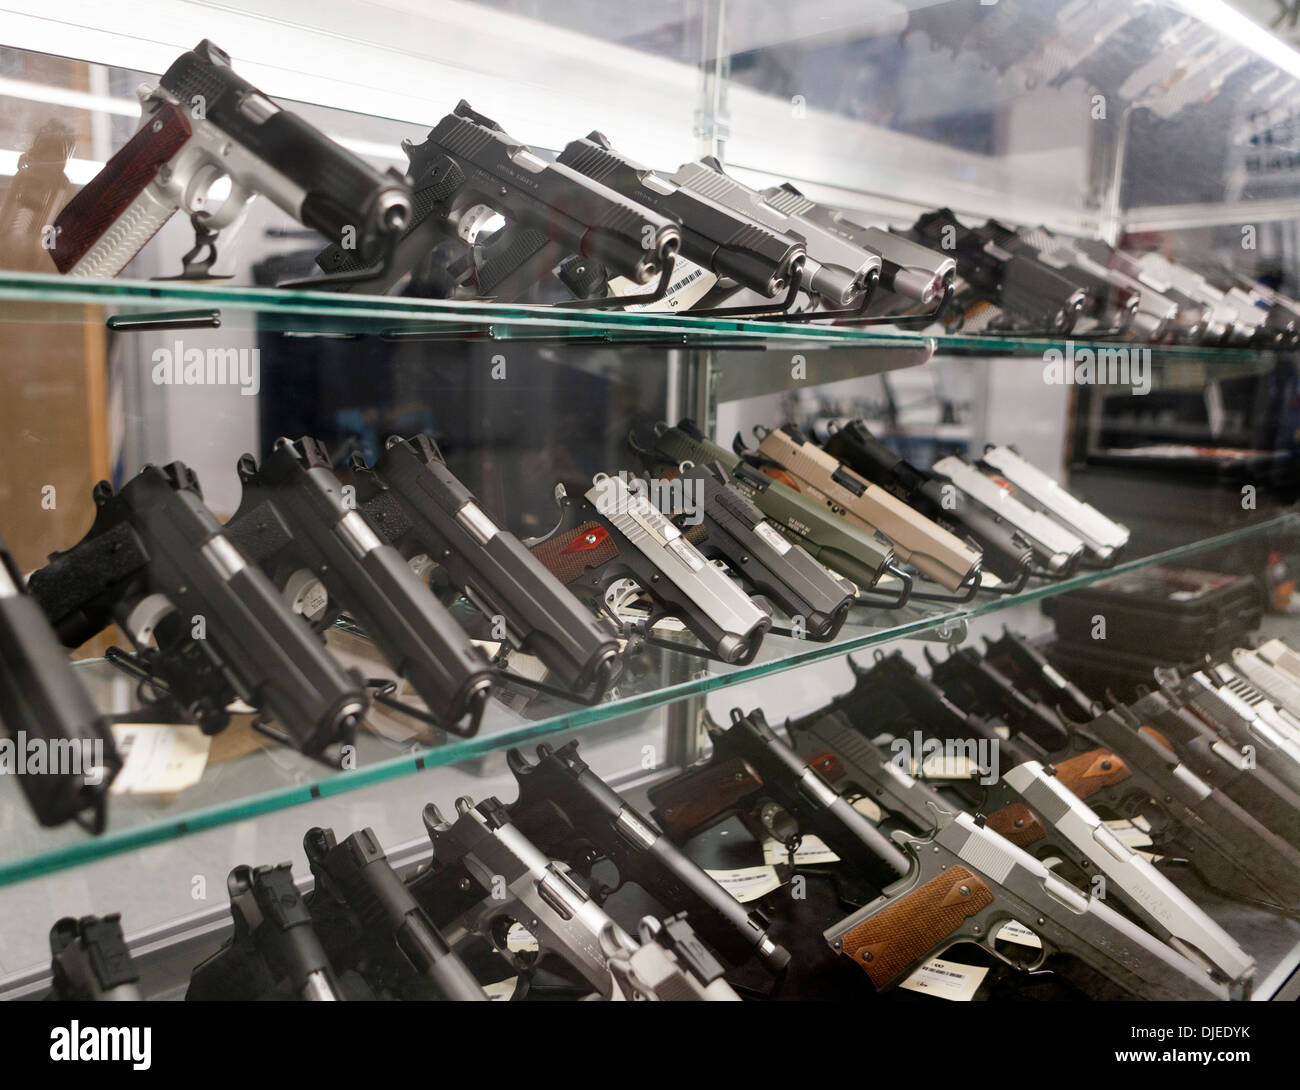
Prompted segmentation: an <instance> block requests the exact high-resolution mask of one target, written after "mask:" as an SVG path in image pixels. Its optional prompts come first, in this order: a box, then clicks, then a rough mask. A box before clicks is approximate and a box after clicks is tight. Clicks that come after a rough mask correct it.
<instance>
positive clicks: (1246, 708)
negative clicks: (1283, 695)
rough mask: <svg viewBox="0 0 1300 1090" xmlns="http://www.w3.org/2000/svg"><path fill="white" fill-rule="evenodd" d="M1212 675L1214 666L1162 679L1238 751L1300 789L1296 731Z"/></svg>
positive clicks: (1299, 743)
mask: <svg viewBox="0 0 1300 1090" xmlns="http://www.w3.org/2000/svg"><path fill="white" fill-rule="evenodd" d="M1215 676H1216V668H1214V667H1208V668H1206V669H1204V670H1196V671H1194V672H1192V673H1190V674H1188V675H1187V676H1186V677H1184V678H1181V679H1179V680H1177V681H1171V680H1170V679H1169V678H1168V677H1167V676H1165V677H1164V678H1163V680H1164V681H1165V684H1169V685H1171V686H1172V687H1173V688H1174V690H1175V692H1177V694H1178V697H1179V699H1181V700H1182V701H1184V702H1185V703H1186V704H1187V706H1188V707H1190V708H1191V709H1192V710H1193V711H1195V712H1196V714H1197V715H1199V716H1200V717H1201V718H1202V719H1203V720H1205V722H1206V723H1208V724H1209V725H1210V726H1211V727H1212V728H1213V729H1214V730H1215V731H1217V732H1218V733H1219V734H1220V735H1222V736H1223V737H1224V738H1225V739H1226V740H1227V741H1228V743H1229V744H1230V745H1231V746H1232V747H1234V748H1235V750H1236V752H1237V753H1238V754H1245V753H1247V752H1249V753H1250V754H1251V756H1252V758H1253V759H1254V760H1255V762H1256V763H1257V764H1258V765H1259V767H1260V768H1266V769H1268V771H1269V772H1270V773H1271V774H1272V775H1273V776H1275V777H1276V778H1277V779H1279V780H1281V781H1282V782H1283V783H1285V784H1286V785H1287V786H1288V787H1290V788H1291V790H1292V791H1297V792H1300V733H1297V732H1293V731H1291V730H1288V725H1287V724H1286V723H1285V722H1283V721H1280V717H1277V716H1274V715H1268V714H1264V715H1261V714H1260V712H1259V709H1257V708H1256V707H1254V706H1252V705H1251V703H1250V702H1249V701H1248V700H1247V699H1245V698H1244V697H1242V696H1241V695H1239V694H1237V693H1235V692H1233V691H1232V690H1231V689H1229V688H1228V687H1227V686H1226V685H1225V684H1223V683H1222V681H1221V680H1220V681H1216V680H1215ZM1269 710H1270V711H1271V710H1273V709H1269ZM1247 747H1249V748H1247Z"/></svg>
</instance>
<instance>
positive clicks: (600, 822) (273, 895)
mask: <svg viewBox="0 0 1300 1090" xmlns="http://www.w3.org/2000/svg"><path fill="white" fill-rule="evenodd" d="M854 670H855V674H856V677H855V683H854V686H853V688H852V690H850V691H849V692H847V693H844V694H842V695H840V696H837V697H835V698H834V699H833V700H832V701H831V702H830V703H829V704H828V705H827V706H825V707H823V708H821V709H819V710H818V711H815V712H813V713H811V714H808V715H805V716H801V717H799V718H795V719H789V720H787V721H786V723H785V724H784V730H783V731H779V730H777V729H774V728H773V727H772V726H771V725H769V724H768V723H767V721H766V719H765V717H764V715H763V713H762V712H761V711H758V710H755V711H752V712H750V713H749V714H743V713H742V712H741V711H740V710H735V711H733V712H732V715H731V722H730V723H729V724H727V725H726V726H725V727H724V726H719V725H716V724H714V723H712V722H710V723H709V735H710V737H711V741H712V753H711V755H710V756H709V757H708V758H707V759H706V760H705V761H703V762H702V763H700V764H697V765H693V766H690V767H688V768H686V769H685V770H683V771H681V772H680V773H678V774H676V775H674V776H672V777H671V778H669V779H666V780H665V779H661V780H659V781H658V782H657V783H655V784H654V785H653V786H651V787H650V788H649V790H648V798H649V802H650V807H649V811H648V813H642V812H640V811H639V810H637V809H636V808H635V807H634V806H633V804H632V803H631V802H629V801H628V799H627V798H626V797H625V796H623V795H620V794H619V793H618V792H616V791H614V790H613V789H612V788H611V787H610V786H609V785H608V784H607V783H605V782H604V781H603V780H602V779H601V778H600V777H599V776H598V775H596V773H595V772H593V771H592V769H591V768H590V767H589V766H588V765H587V764H586V763H585V762H584V761H583V760H582V759H581V758H580V757H579V756H578V744H577V742H569V743H568V744H566V745H564V746H562V747H560V748H559V749H552V748H551V747H550V746H548V745H541V746H539V747H538V750H537V759H536V761H529V760H528V759H527V758H526V757H524V756H523V754H522V753H520V752H519V751H518V750H512V751H510V753H509V755H508V764H509V767H510V770H511V772H512V773H513V774H514V777H515V780H516V782H517V787H518V796H517V798H516V800H515V801H514V802H513V803H510V804H508V805H507V804H504V803H502V802H501V801H500V800H499V799H497V798H485V799H483V800H482V801H480V802H479V803H478V804H477V805H475V804H473V803H472V801H471V800H469V799H467V798H462V799H458V800H457V802H456V812H455V814H454V815H443V814H442V813H441V812H440V811H439V810H438V808H437V807H435V806H433V805H429V806H427V807H426V808H425V811H424V824H425V828H426V831H427V833H428V836H429V838H430V841H431V847H432V858H431V860H430V861H429V862H427V863H424V864H421V865H418V866H416V867H415V868H414V869H413V870H409V871H408V873H407V876H406V878H405V880H403V878H402V877H401V876H399V874H398V872H397V871H396V870H395V869H394V868H393V866H392V865H391V864H390V863H389V862H388V860H387V858H386V857H385V855H384V852H383V849H382V847H381V846H380V845H379V843H378V841H377V840H376V838H375V836H374V834H373V832H372V831H371V830H369V829H366V830H362V831H360V832H358V833H355V834H353V835H352V836H350V837H348V838H346V839H345V840H343V841H341V842H339V841H337V840H336V838H335V837H334V834H333V833H332V832H331V831H330V830H327V829H319V828H316V829H312V830H311V831H310V832H308V833H307V835H306V838H305V840H304V847H305V850H306V854H307V857H308V860H309V861H310V865H311V870H312V874H313V877H314V883H313V888H312V890H311V892H309V893H307V894H306V895H304V894H303V893H302V892H301V890H300V889H299V887H298V885H296V884H295V882H294V879H293V876H292V868H291V866H290V864H287V863H286V864H281V865H279V866H265V867H257V868H250V867H247V866H241V867H237V868H236V869H235V870H234V871H232V872H231V875H230V878H229V891H230V901H231V911H232V914H233V917H234V932H233V935H232V937H231V938H229V939H228V940H227V941H226V943H225V944H224V945H223V946H222V947H221V949H220V950H219V951H217V952H216V953H215V954H213V955H212V956H211V957H210V958H208V959H207V960H205V961H204V962H203V963H202V964H200V965H199V966H197V967H196V968H195V970H194V972H193V975H192V977H191V982H190V987H189V993H188V997H189V998H191V999H258V998H300V999H344V998H346V999H369V998H379V999H412V998H445V999H481V998H483V994H484V993H483V986H484V985H485V984H488V985H490V984H494V983H496V982H498V981H500V980H501V979H503V975H504V974H506V973H509V974H513V975H512V976H510V977H509V979H510V981H511V984H510V986H509V988H508V989H507V991H508V992H509V993H510V995H511V997H512V998H516V999H522V998H525V997H528V996H529V995H530V994H531V995H532V996H533V997H542V996H543V995H544V996H547V997H556V996H567V997H573V998H578V997H592V998H600V999H658V1000H671V999H691V1000H735V999H737V998H740V997H741V994H742V992H752V993H753V994H755V995H760V994H761V995H779V994H780V987H781V983H782V981H783V980H784V979H785V978H786V975H787V973H788V972H789V971H790V969H791V968H792V957H791V954H790V953H789V951H788V950H787V949H786V948H785V947H784V946H783V945H782V941H780V939H781V936H782V933H784V934H785V935H788V934H789V928H790V927H791V926H792V925H793V924H792V919H793V918H794V914H793V913H792V912H791V911H790V910H791V908H792V905H793V903H794V902H793V898H794V897H795V896H797V894H795V893H793V879H794V878H795V877H797V876H802V877H803V878H804V879H805V880H807V878H808V877H810V876H812V875H815V874H818V873H821V874H822V875H823V877H825V878H826V880H827V881H830V882H833V884H834V887H835V889H836V898H837V902H838V903H840V904H841V905H842V907H841V908H840V909H839V913H840V914H841V915H842V914H843V912H844V911H845V909H846V908H848V909H851V911H849V913H848V914H847V915H844V916H843V918H839V919H835V920H833V921H832V920H824V921H822V923H823V924H827V926H825V927H824V934H823V937H824V940H825V943H826V948H827V950H828V951H830V952H832V953H833V955H834V957H833V958H832V960H837V959H839V958H842V959H846V960H847V961H848V962H850V963H851V964H853V965H856V966H857V967H858V968H859V969H861V970H862V971H863V972H864V973H865V975H866V977H867V978H868V979H869V980H870V982H871V983H872V985H874V987H875V989H876V990H878V991H884V990H887V989H889V988H891V987H893V986H895V985H897V984H899V983H901V982H902V981H904V980H906V979H908V978H909V977H910V976H911V975H912V974H914V973H916V972H917V971H918V970H920V969H921V968H922V967H923V966H924V965H926V964H927V963H929V962H930V960H931V959H933V958H934V957H936V956H937V955H939V954H941V953H943V952H944V951H945V950H947V949H948V948H949V947H951V946H954V945H957V944H961V943H975V944H979V945H982V946H983V947H984V948H985V949H986V950H987V951H988V952H989V953H991V954H993V955H994V956H995V957H997V958H999V959H1001V960H1002V961H1004V962H1007V963H1008V964H1010V965H1011V966H1012V967H1013V968H1014V969H1016V970H1040V969H1042V968H1043V967H1044V966H1045V967H1046V969H1048V970H1052V971H1055V972H1056V973H1058V974H1059V975H1060V976H1061V977H1062V978H1063V979H1064V980H1066V981H1074V982H1076V983H1077V984H1078V986H1079V987H1081V988H1082V989H1083V990H1084V992H1085V994H1094V995H1099V996H1104V997H1124V998H1137V999H1160V1000H1212V999H1218V1000H1225V999H1243V998H1247V997H1248V996H1249V995H1250V993H1251V987H1252V981H1253V977H1254V973H1255V961H1254V958H1253V957H1252V955H1251V954H1250V953H1248V952H1247V951H1245V950H1244V949H1243V948H1242V947H1241V945H1240V944H1239V943H1238V942H1237V941H1236V940H1235V939H1233V938H1232V937H1231V936H1230V935H1229V934H1228V933H1227V932H1226V931H1225V930H1224V929H1223V928H1222V927H1221V926H1220V925H1219V924H1218V923H1216V922H1215V921H1214V920H1213V919H1212V918H1211V917H1210V916H1209V915H1208V914H1207V913H1206V912H1205V911H1204V909H1203V908H1202V907H1200V906H1199V905H1198V903H1197V901H1196V900H1195V899H1194V898H1193V897H1192V896H1189V895H1188V893H1186V892H1185V891H1184V886H1186V885H1187V883H1186V882H1185V881H1179V882H1178V883H1175V881H1174V880H1172V878H1171V875H1174V874H1177V871H1178V868H1179V866H1180V865H1181V866H1186V867H1190V869H1191V870H1192V871H1193V872H1195V874H1196V876H1197V877H1198V878H1199V879H1200V881H1201V883H1202V884H1203V885H1204V887H1207V888H1208V889H1209V890H1211V891H1213V893H1214V894H1215V895H1216V896H1218V897H1226V898H1230V899H1236V900H1239V901H1242V902H1246V903H1249V904H1252V905H1256V906H1260V907H1263V908H1265V909H1267V910H1268V911H1271V912H1276V913H1279V914H1281V915H1285V916H1292V917H1294V916H1295V915H1296V913H1297V912H1300V794H1297V792H1298V791H1300V655H1297V654H1296V653H1295V652H1294V651H1292V650H1291V649H1290V648H1289V647H1287V646H1286V645H1285V644H1282V643H1281V642H1280V641H1277V640H1271V641H1268V642H1267V643H1265V644H1263V645H1261V647H1260V648H1258V649H1257V650H1253V651H1251V650H1246V649H1242V650H1239V651H1238V652H1236V653H1235V654H1234V655H1233V657H1232V661H1231V662H1223V663H1208V664H1205V665H1204V666H1203V667H1202V668H1199V669H1188V670H1185V671H1182V672H1177V671H1171V672H1169V673H1168V674H1166V675H1163V676H1157V677H1154V678H1153V679H1152V682H1153V684H1152V688H1151V689H1150V690H1149V691H1147V692H1145V693H1144V694H1143V695H1142V696H1141V697H1140V698H1139V699H1138V700H1136V701H1134V702H1133V703H1131V704H1128V705H1121V704H1113V705H1112V706H1111V707H1109V708H1105V709H1104V710H1103V708H1102V707H1100V706H1099V705H1097V704H1095V703H1094V702H1093V701H1091V700H1090V699H1089V698H1088V697H1087V696H1086V695H1085V694H1083V693H1082V692H1081V691H1080V690H1079V689H1077V688H1076V687H1075V686H1074V685H1073V684H1072V683H1071V682H1070V681H1069V680H1068V679H1066V678H1064V677H1063V676H1062V675H1061V674H1059V672H1057V671H1056V670H1054V669H1053V668H1052V667H1051V666H1050V665H1049V664H1048V663H1047V661H1046V659H1044V658H1043V657H1042V655H1041V654H1040V652H1039V651H1038V649H1037V648H1036V646H1035V645H1034V644H1033V643H1031V642H1029V641H1027V640H1025V639H1024V638H1022V637H1019V636H1017V635H1014V634H1011V633H1004V634H1003V635H1002V636H1001V637H1000V638H998V639H996V640H991V641H989V642H988V646H987V648H986V653H985V654H984V655H982V656H981V655H980V654H978V653H977V652H975V651H973V650H969V649H968V650H959V651H955V652H954V653H953V654H952V655H951V656H950V657H948V658H946V659H944V660H943V661H940V662H932V671H931V676H930V677H928V678H927V677H925V676H924V675H923V674H922V673H920V672H919V671H918V670H917V669H916V668H915V666H913V665H912V664H911V663H910V662H908V661H907V660H906V659H904V658H903V656H902V655H901V653H894V654H892V655H880V656H878V658H877V660H876V661H875V662H874V663H873V664H872V665H871V666H870V667H867V668H863V667H860V666H857V665H856V664H855V667H854ZM1252 679H1253V680H1252ZM1265 681H1267V682H1268V684H1269V689H1268V691H1267V692H1265V691H1264V689H1263V688H1262V687H1259V688H1257V687H1256V685H1255V682H1259V683H1260V685H1261V686H1262V684H1263V683H1264V682H1265ZM922 738H924V739H926V741H925V743H923V744H918V743H919V742H920V739H922ZM945 747H946V752H947V754H948V756H949V757H951V756H953V754H954V753H957V754H959V755H960V754H965V755H966V757H967V758H968V760H967V769H966V771H965V772H964V773H962V772H957V773H954V772H953V771H952V770H951V769H948V770H946V771H938V772H937V773H936V771H935V768H934V765H933V764H932V759H933V757H935V756H938V755H940V754H942V753H944V752H945ZM934 774H937V775H938V776H939V777H941V778H938V779H927V777H928V776H930V775H934ZM949 777H951V778H949ZM732 817H738V818H739V819H740V821H741V822H742V824H743V825H744V827H745V828H746V829H747V830H748V831H749V832H751V833H752V834H753V836H754V837H755V838H756V839H758V840H760V841H762V840H765V841H774V842H775V843H776V845H778V846H779V847H780V848H781V849H782V850H783V851H784V852H785V853H786V855H787V858H788V859H789V861H790V862H789V865H788V868H783V887H782V888H778V890H777V891H776V892H773V893H769V894H768V895H767V896H766V897H765V898H764V899H763V900H762V901H761V902H759V903H758V906H757V907H748V906H747V905H745V904H742V903H741V902H740V901H739V900H737V899H736V898H735V897H733V896H732V894H731V893H730V892H728V891H727V890H726V889H724V888H723V887H722V886H721V885H720V884H719V883H718V882H717V881H716V880H715V878H714V877H713V876H712V875H711V874H710V872H708V871H706V870H704V869H702V868H701V867H700V866H699V865H698V864H697V863H696V862H694V861H693V860H692V858H691V856H690V854H688V852H687V851H686V850H683V849H689V847H690V845H691V843H692V841H693V840H694V839H695V838H696V837H697V836H698V835H700V834H701V833H703V832H704V831H706V830H708V829H711V828H713V827H715V826H717V825H719V824H720V823H721V822H723V821H724V820H726V819H729V818H732ZM1103 817H1104V818H1105V819H1108V820H1103ZM1138 819H1141V821H1142V822H1143V825H1142V828H1144V829H1145V830H1147V832H1148V835H1149V838H1150V846H1149V848H1150V853H1154V856H1152V855H1151V854H1143V853H1141V852H1139V851H1136V850H1134V848H1132V847H1130V846H1128V844H1127V843H1126V842H1125V840H1123V839H1121V836H1120V834H1119V833H1118V832H1117V831H1116V829H1115V828H1114V825H1115V823H1116V822H1117V821H1124V820H1128V821H1135V820H1138ZM813 837H815V838H816V839H817V840H818V841H819V842H820V843H819V848H820V849H821V850H822V852H821V854H820V855H819V856H818V858H817V862H815V863H800V862H798V855H799V851H800V848H801V845H802V842H803V841H804V839H805V838H808V839H811V838H813ZM826 850H828V851H829V853H830V855H827V854H826ZM609 868H612V871H611V870H609ZM625 886H632V887H636V888H637V889H638V890H639V891H641V892H642V893H644V894H645V895H647V896H648V897H649V898H650V899H651V901H652V902H653V905H654V910H653V911H652V912H650V913H647V914H642V915H640V916H639V918H637V919H636V920H635V921H634V922H633V921H625V922H630V923H631V924H632V925H631V926H629V927H627V928H626V929H625V927H624V925H623V924H622V923H620V922H619V921H618V920H616V919H615V918H613V916H611V914H610V913H611V912H613V911H614V906H615V905H616V904H618V905H620V908H619V913H620V914H623V915H625V914H626V912H627V911H629V910H628V908H627V905H628V904H643V903H642V902H637V901H632V902H628V901H623V902H618V901H617V900H616V899H615V900H611V898H612V897H613V895H614V894H615V893H616V892H617V891H618V890H620V889H622V888H623V887H625ZM607 906H608V910H607ZM637 911H638V912H640V911H641V909H637ZM1017 923H1018V924H1020V925H1021V927H1022V928H1023V929H1028V931H1029V932H1032V934H1033V935H1034V936H1035V937H1036V940H1037V941H1036V942H1035V943H1034V944H1033V945H1032V946H1025V945H1008V944H1007V943H1006V942H1004V941H1002V939H1003V938H1004V929H1005V928H1007V927H1008V925H1014V924H1017ZM516 925H519V927H522V930H523V932H524V933H523V934H521V933H520V931H519V929H518V927H516ZM800 926H806V925H805V924H800ZM51 943H52V947H53V951H54V976H55V984H56V992H57V993H58V994H60V995H61V996H62V997H64V998H83V999H84V998H114V999H116V998H134V997H135V996H136V995H137V994H138V981H139V972H138V970H137V969H136V968H135V966H134V965H133V963H132V961H131V958H130V955H129V953H128V952H127V949H126V946H125V943H124V942H123V940H122V933H121V926H120V921H119V920H118V919H117V918H116V917H107V918H105V919H103V920H100V919H96V918H87V919H84V920H80V921H78V920H73V919H65V920H62V921H60V922H59V924H57V925H56V926H55V928H54V930H53V932H52V935H51ZM101 946H102V947H103V948H104V949H107V950H110V951H112V952H113V956H108V955H105V954H104V953H103V952H102V951H100V950H98V949H96V953H95V955H94V956H92V955H91V953H90V951H91V950H92V948H98V947H101ZM754 970H761V975H762V976H763V977H764V979H766V980H768V981H769V983H770V988H769V989H767V990H764V989H762V988H755V987H754V985H753V983H752V981H753V977H752V975H749V976H747V975H746V973H747V972H752V971H754ZM805 976H806V975H805ZM1098 977H1100V978H1101V980H1102V983H1101V984H1098V983H1097V979H1098ZM745 981H748V982H749V983H742V982H745ZM801 986H802V987H804V988H807V987H808V986H809V985H808V983H807V979H806V978H805V980H804V982H803V984H802V985H801ZM814 986H815V985H814Z"/></svg>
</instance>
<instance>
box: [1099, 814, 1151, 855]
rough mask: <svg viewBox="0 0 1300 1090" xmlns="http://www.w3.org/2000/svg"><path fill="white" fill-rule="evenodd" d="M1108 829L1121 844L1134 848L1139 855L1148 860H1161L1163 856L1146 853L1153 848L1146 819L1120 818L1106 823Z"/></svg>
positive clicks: (1149, 827)
mask: <svg viewBox="0 0 1300 1090" xmlns="http://www.w3.org/2000/svg"><path fill="white" fill-rule="evenodd" d="M1105 825H1106V828H1108V829H1109V830H1110V831H1111V832H1112V833H1114V834H1115V837H1116V839H1117V840H1119V842H1120V843H1121V844H1125V845H1127V846H1128V847H1130V848H1132V849H1133V850H1134V851H1135V852H1137V853H1138V855H1144V856H1146V857H1147V858H1148V859H1160V858H1161V856H1159V855H1157V854H1155V853H1154V852H1150V851H1145V850H1144V849H1146V848H1150V847H1151V836H1150V830H1151V826H1150V825H1149V824H1147V821H1146V819H1145V818H1142V817H1135V818H1134V819H1133V820H1132V821H1129V820H1128V819H1127V818H1118V819H1116V820H1113V821H1107V822H1106V823H1105Z"/></svg>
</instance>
